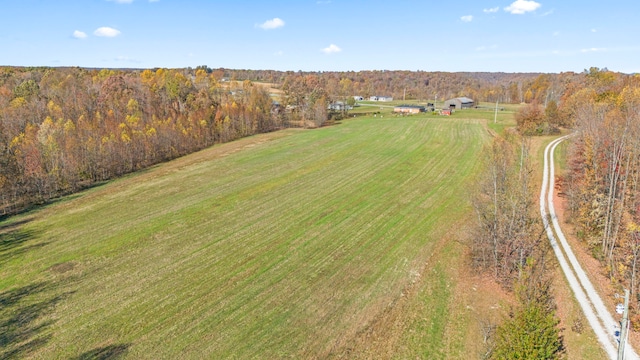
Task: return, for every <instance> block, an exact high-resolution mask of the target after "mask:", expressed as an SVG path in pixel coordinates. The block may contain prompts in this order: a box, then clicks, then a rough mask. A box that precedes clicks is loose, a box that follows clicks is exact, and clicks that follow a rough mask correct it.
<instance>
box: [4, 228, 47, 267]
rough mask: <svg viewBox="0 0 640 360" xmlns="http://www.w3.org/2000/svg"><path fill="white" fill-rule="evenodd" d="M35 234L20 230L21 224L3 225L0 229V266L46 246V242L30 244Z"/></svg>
mask: <svg viewBox="0 0 640 360" xmlns="http://www.w3.org/2000/svg"><path fill="white" fill-rule="evenodd" d="M36 235H37V234H36V232H35V231H33V230H25V229H22V228H21V224H11V225H4V226H3V228H2V229H0V266H1V265H2V264H3V263H5V262H7V261H9V260H11V259H12V258H14V257H16V256H20V255H22V254H24V253H27V252H29V251H31V250H35V249H38V248H41V247H43V246H45V245H47V244H48V243H47V242H39V243H30V240H33V239H35V238H36Z"/></svg>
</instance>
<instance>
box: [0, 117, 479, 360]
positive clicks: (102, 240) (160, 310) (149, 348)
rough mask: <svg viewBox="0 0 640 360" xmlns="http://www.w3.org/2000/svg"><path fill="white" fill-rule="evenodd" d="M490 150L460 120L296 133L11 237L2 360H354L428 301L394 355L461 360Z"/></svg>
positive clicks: (206, 160) (40, 215)
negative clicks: (474, 226)
mask: <svg viewBox="0 0 640 360" xmlns="http://www.w3.org/2000/svg"><path fill="white" fill-rule="evenodd" d="M442 120H446V121H442ZM486 139H487V136H486V132H485V131H484V130H483V127H482V125H481V124H480V123H479V122H477V121H472V120H464V119H461V118H455V117H452V118H447V119H442V118H430V119H426V118H424V117H408V118H388V119H387V117H385V118H384V119H380V118H377V119H373V118H366V119H359V120H349V121H346V122H344V123H343V124H341V125H338V126H334V127H330V128H322V129H318V130H313V131H297V130H288V131H283V132H280V133H275V134H265V135H261V136H258V137H254V138H250V139H243V140H240V141H238V142H235V143H232V144H226V145H222V146H216V147H214V148H211V149H208V150H205V151H203V152H200V153H197V154H193V155H190V156H187V157H184V158H182V159H178V160H176V161H173V162H171V163H168V164H164V165H161V166H158V167H156V168H154V169H151V170H148V171H146V172H144V173H141V174H136V175H132V176H130V177H127V178H124V179H121V180H118V181H114V182H112V183H109V184H107V185H104V186H101V187H98V188H94V189H92V190H90V191H87V192H85V193H83V194H80V195H77V196H74V197H71V198H68V199H66V200H63V201H61V202H59V203H58V204H54V205H51V206H48V207H46V208H44V209H41V210H38V211H34V212H32V213H28V214H24V215H22V216H19V217H14V218H12V219H9V220H6V221H4V222H0V234H1V235H0V304H2V305H3V306H2V310H0V321H1V326H2V327H3V330H4V331H3V332H4V333H5V334H6V335H5V336H4V338H3V339H2V343H1V345H2V346H3V347H2V349H1V351H2V352H1V353H0V355H8V354H21V355H34V356H47V357H49V356H54V357H69V356H78V355H81V354H84V355H95V354H115V355H118V354H121V353H123V354H124V353H126V354H127V355H129V356H130V357H132V358H175V357H177V356H178V355H181V356H183V357H191V358H197V357H202V356H204V357H210V358H232V357H236V358H252V357H259V358H278V357H289V356H292V357H295V358H301V357H303V358H308V357H326V356H329V355H332V354H333V355H340V354H346V353H348V351H351V350H349V349H351V348H350V347H351V345H352V343H355V342H357V339H360V338H362V335H363V334H364V333H366V332H367V331H368V330H367V329H369V328H371V327H372V326H373V325H375V324H376V322H380V321H382V322H384V318H385V316H386V315H385V314H387V313H388V312H390V311H392V310H393V308H394V306H395V305H394V304H400V299H402V298H403V297H404V296H405V295H407V294H410V295H411V294H413V295H411V296H412V298H411V300H410V301H409V302H408V304H407V305H406V306H405V308H406V309H409V310H411V311H412V313H410V314H407V315H406V316H405V315H402V314H399V315H398V316H400V317H401V318H402V319H403V320H394V321H395V323H396V324H399V325H398V326H399V328H400V329H399V330H398V331H397V332H396V333H397V334H396V336H395V340H394V342H393V343H391V344H387V345H385V346H386V351H388V354H389V355H390V356H391V355H393V354H396V356H397V355H399V354H401V355H403V356H407V357H414V358H415V356H421V357H425V358H431V357H444V356H446V355H447V354H449V355H455V356H456V357H457V355H456V354H457V353H458V351H460V350H457V348H456V346H455V345H452V343H455V342H456V339H458V338H462V337H464V336H465V334H464V331H452V330H451V328H452V326H453V325H456V324H459V323H461V322H463V321H464V320H465V319H464V316H462V315H460V316H458V315H455V316H451V317H449V316H448V313H449V312H450V311H451V310H452V308H451V300H452V299H451V297H452V294H451V290H450V289H451V288H452V287H454V286H455V285H456V284H455V282H456V274H457V273H456V271H455V269H456V267H458V266H461V264H462V263H463V262H462V261H461V260H460V253H461V251H462V250H461V247H460V246H459V245H456V244H455V243H454V242H452V241H450V240H455V238H456V236H458V235H459V234H458V233H457V232H458V228H457V226H456V225H457V224H458V223H459V222H460V218H461V217H462V218H463V219H464V217H465V216H466V215H465V214H467V213H468V211H469V205H468V202H467V198H468V193H467V191H466V189H467V188H468V186H469V182H470V179H471V177H472V175H473V174H474V172H475V170H477V166H476V163H477V161H476V154H477V153H478V151H479V150H480V148H481V147H482V144H483V143H484V142H485V141H486ZM434 253H435V254H436V255H437V256H436V255H434ZM452 269H453V270H452ZM415 284H417V285H415ZM416 286H417V288H416ZM398 306H399V307H400V305H398ZM418 311H421V312H422V313H417V312H418ZM381 319H382V320H381ZM353 351H355V352H356V353H358V352H360V354H366V353H367V352H370V351H372V350H371V349H370V348H369V349H366V348H365V347H358V346H355V347H354V348H353ZM362 356H366V355H362Z"/></svg>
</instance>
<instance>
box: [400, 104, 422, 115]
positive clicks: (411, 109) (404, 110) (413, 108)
mask: <svg viewBox="0 0 640 360" xmlns="http://www.w3.org/2000/svg"><path fill="white" fill-rule="evenodd" d="M425 111H426V108H425V107H424V106H420V105H398V106H396V107H394V108H393V112H396V113H401V114H418V113H421V112H425Z"/></svg>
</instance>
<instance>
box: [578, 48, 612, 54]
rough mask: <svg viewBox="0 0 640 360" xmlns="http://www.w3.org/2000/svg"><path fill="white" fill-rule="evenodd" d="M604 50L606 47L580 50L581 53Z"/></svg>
mask: <svg viewBox="0 0 640 360" xmlns="http://www.w3.org/2000/svg"><path fill="white" fill-rule="evenodd" d="M605 51H607V49H606V48H588V49H581V50H580V52H581V53H592V52H605Z"/></svg>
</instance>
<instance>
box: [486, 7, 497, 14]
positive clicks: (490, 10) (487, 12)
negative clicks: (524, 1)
mask: <svg viewBox="0 0 640 360" xmlns="http://www.w3.org/2000/svg"><path fill="white" fill-rule="evenodd" d="M499 10H500V6H496V7H494V8H490V9H483V10H482V11H483V12H484V13H486V14H491V13H497V12H498V11H499Z"/></svg>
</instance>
